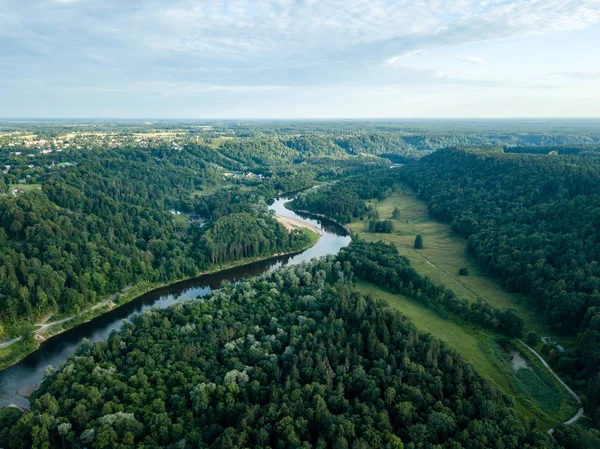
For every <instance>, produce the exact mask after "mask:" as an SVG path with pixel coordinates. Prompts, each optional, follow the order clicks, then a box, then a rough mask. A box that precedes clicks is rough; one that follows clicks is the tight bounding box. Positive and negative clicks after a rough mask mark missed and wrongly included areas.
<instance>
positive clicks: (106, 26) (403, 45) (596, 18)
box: [0, 0, 600, 113]
mask: <svg viewBox="0 0 600 449" xmlns="http://www.w3.org/2000/svg"><path fill="white" fill-rule="evenodd" d="M599 22H600V0H458V1H454V2H447V1H437V0H427V1H423V0H397V1H393V2H392V1H389V0H318V1H317V0H211V1H197V0H171V1H169V2H164V1H162V0H127V1H123V0H31V1H23V0H3V1H2V13H1V14H0V65H1V66H2V69H0V73H9V74H10V76H9V77H8V79H7V78H6V76H4V77H3V78H4V80H3V81H4V85H3V88H4V90H5V91H6V90H7V89H8V90H9V91H10V89H11V86H14V88H15V89H16V88H17V87H19V86H20V84H19V82H18V80H23V79H32V78H38V77H40V76H43V77H45V79H46V80H47V81H48V86H51V85H52V86H56V85H59V84H60V85H62V86H63V87H64V89H65V90H67V91H68V89H69V88H70V87H72V86H81V85H82V83H81V80H85V83H84V84H83V85H84V86H85V87H84V88H85V89H88V91H87V92H89V93H90V94H91V93H93V92H94V89H96V90H95V91H96V92H98V91H101V90H102V89H123V90H128V91H129V92H139V93H140V94H142V93H144V92H153V91H158V92H161V93H162V95H167V94H171V95H174V96H178V97H179V96H180V94H179V93H180V92H186V91H187V92H193V93H195V94H201V93H211V92H220V93H226V92H229V93H231V94H232V95H233V94H242V93H247V92H258V91H259V90H260V89H263V90H272V91H273V92H277V91H281V90H289V89H290V88H293V87H294V86H296V87H316V86H369V87H373V86H380V85H382V86H384V85H388V84H389V85H392V86H395V85H406V84H413V85H429V84H436V85H438V84H446V85H456V84H459V83H465V84H466V83H471V84H472V85H479V86H484V85H488V86H495V87H497V88H501V87H514V86H517V85H518V86H521V85H527V83H528V82H527V81H526V80H523V79H512V78H510V77H504V78H501V77H500V76H496V75H495V74H494V73H493V72H492V70H493V66H494V61H495V60H496V59H495V58H494V57H493V56H490V55H488V54H487V53H485V52H480V51H479V50H480V49H479V48H468V47H469V46H475V45H479V46H481V45H485V44H486V43H490V42H496V41H501V40H511V39H524V38H527V37H528V36H533V35H544V34H552V33H556V32H567V31H572V30H581V29H586V28H589V27H591V26H592V25H594V24H598V23H599ZM461 49H462V50H461ZM471 51H472V52H473V53H471V54H476V55H479V54H480V55H482V56H485V57H486V59H484V58H482V57H479V56H470V55H469V54H470V52H471ZM444 54H446V55H447V58H446V60H444V61H441V59H442V56H443V55H444ZM465 54H466V55H465ZM463 55H465V56H463ZM436 58H437V59H440V61H438V60H437V59H436ZM488 59H489V61H490V62H489V63H488V62H487V60H488ZM465 63H468V64H470V65H471V66H472V67H470V68H469V69H468V70H467V68H466V66H465ZM461 69H462V71H461ZM486 70H488V71H489V72H490V73H485V71H486ZM551 70H553V69H549V70H546V72H545V73H549V72H550V71H551ZM7 71H8V72H7ZM468 71H471V72H477V74H473V73H467V72H468ZM514 73H515V74H516V73H517V71H514ZM514 76H516V75H514ZM520 76H521V75H520ZM563 77H564V78H565V79H568V78H570V79H577V78H579V79H584V78H587V79H596V75H595V74H594V73H592V72H589V73H588V72H585V71H584V70H583V69H582V68H579V67H574V68H573V72H572V73H571V74H570V75H567V74H563ZM144 83H146V84H144ZM161 83H162V84H161ZM39 88H40V89H41V87H39ZM53 88H54V87H53ZM19 89H20V87H19ZM48 89H49V88H48ZM144 89H146V90H144ZM240 96H241V95H240ZM37 97H40V98H45V97H47V95H46V96H44V95H42V94H40V93H38V95H37ZM40 101H41V100H40ZM1 112H2V111H0V113H1Z"/></svg>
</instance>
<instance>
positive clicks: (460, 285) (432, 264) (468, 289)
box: [408, 248, 479, 298]
mask: <svg viewBox="0 0 600 449" xmlns="http://www.w3.org/2000/svg"><path fill="white" fill-rule="evenodd" d="M408 249H409V250H410V251H412V252H413V253H415V254H416V255H417V256H419V257H420V258H421V259H423V260H424V261H425V263H427V264H428V265H431V266H432V267H433V268H435V269H436V270H438V271H439V272H441V273H442V274H444V275H446V276H448V277H449V278H450V279H451V280H452V282H454V283H455V284H456V285H458V286H459V287H460V288H462V289H464V290H466V291H467V292H469V293H470V294H472V295H473V296H475V298H479V295H478V294H477V293H475V292H474V291H473V290H471V289H470V288H468V287H467V286H465V285H463V284H462V283H461V282H460V281H459V280H458V279H456V278H455V277H454V276H452V275H451V274H450V273H448V272H447V271H446V270H444V269H443V268H440V267H438V266H437V265H436V264H434V263H433V262H431V261H430V260H429V259H428V258H427V257H425V256H424V255H423V254H421V253H419V252H417V251H415V250H414V249H412V248H408Z"/></svg>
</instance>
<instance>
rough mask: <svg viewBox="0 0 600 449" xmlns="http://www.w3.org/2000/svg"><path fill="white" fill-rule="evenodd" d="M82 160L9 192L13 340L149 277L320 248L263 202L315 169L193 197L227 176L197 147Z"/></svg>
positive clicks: (4, 236) (6, 304)
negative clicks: (34, 186) (179, 216)
mask: <svg viewBox="0 0 600 449" xmlns="http://www.w3.org/2000/svg"><path fill="white" fill-rule="evenodd" d="M76 161H77V163H76V164H74V165H72V166H68V167H65V168H62V169H60V170H56V171H55V172H51V173H50V174H49V175H48V176H45V177H44V178H45V179H44V180H43V184H42V186H41V190H39V191H31V192H29V193H27V194H24V195H0V248H1V249H0V292H2V295H1V296H0V310H1V313H2V318H1V322H2V324H3V325H4V330H5V331H6V332H8V333H14V334H16V335H19V333H20V330H21V327H22V326H21V323H22V322H23V320H34V319H38V318H40V317H42V316H44V315H46V314H48V313H51V312H54V311H56V310H58V311H60V312H61V313H65V314H66V313H76V312H78V311H80V310H82V309H83V308H85V307H86V306H88V305H90V304H94V303H96V302H98V301H99V300H100V299H101V298H102V297H104V296H107V295H109V294H111V293H115V292H117V291H119V290H121V289H122V288H124V287H125V286H127V285H130V284H134V283H136V282H139V281H149V282H169V281H174V280H177V279H181V278H185V277H190V276H194V275H197V274H198V273H199V272H201V271H204V270H207V269H209V268H211V267H214V266H218V265H220V264H223V263H230V262H234V261H238V260H241V259H244V258H254V257H260V256H267V255H270V254H274V253H282V252H289V251H295V250H299V249H301V248H304V247H306V245H308V244H309V242H310V236H308V235H307V234H306V233H304V232H294V233H291V234H289V233H288V232H287V231H286V230H285V229H284V228H283V226H282V225H280V224H279V223H278V222H276V221H275V220H274V219H272V217H271V216H270V214H269V213H268V211H267V205H266V203H265V202H264V199H265V198H269V197H271V196H274V195H275V194H276V191H277V190H286V189H288V188H292V189H296V188H302V187H304V186H305V185H306V183H309V182H313V181H314V176H315V175H314V173H313V174H312V175H309V174H308V173H306V171H302V170H298V171H296V170H294V169H293V168H290V169H288V170H287V171H286V172H285V173H283V176H284V178H285V179H283V178H280V177H279V176H278V175H276V174H272V176H271V177H270V179H269V180H268V181H266V182H264V183H260V184H259V185H256V186H254V187H252V188H250V189H249V190H248V187H246V189H245V190H242V188H241V187H244V186H243V185H241V186H240V187H238V186H236V185H234V186H233V188H231V189H223V190H216V191H215V192H214V193H209V194H206V195H204V194H201V195H192V192H201V193H202V192H203V191H204V190H205V189H208V188H210V187H212V186H214V185H218V183H219V182H221V181H222V178H223V175H222V169H219V167H218V166H214V165H213V163H212V162H209V161H207V158H206V157H204V156H202V157H200V155H199V153H198V152H197V151H196V150H195V149H194V148H190V149H189V150H186V151H182V152H179V151H168V150H165V149H160V148H159V149H153V150H150V151H136V150H133V149H124V150H112V151H104V152H97V153H94V154H89V153H88V154H86V153H82V154H81V156H80V157H79V158H78V159H76ZM349 169H350V170H352V167H351V166H349ZM341 171H342V172H343V171H344V170H343V169H342V170H341ZM209 191H210V190H209ZM169 210H177V211H181V212H183V213H188V214H194V213H195V214H199V215H200V216H201V217H202V218H203V219H205V220H206V225H205V226H200V225H199V224H198V223H190V224H186V223H185V222H181V221H178V220H176V217H174V216H173V215H172V213H169Z"/></svg>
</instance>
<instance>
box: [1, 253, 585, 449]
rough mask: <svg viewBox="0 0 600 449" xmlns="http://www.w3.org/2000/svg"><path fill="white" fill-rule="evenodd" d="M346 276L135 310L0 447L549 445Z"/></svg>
mask: <svg viewBox="0 0 600 449" xmlns="http://www.w3.org/2000/svg"><path fill="white" fill-rule="evenodd" d="M363 249H364V248H363ZM381 249H382V248H379V247H374V249H373V251H374V252H378V251H380V250H381ZM352 277H353V273H352V266H351V263H350V261H348V260H336V259H335V258H329V259H326V260H325V259H322V260H317V261H313V262H311V263H308V264H304V265H301V266H296V267H287V268H282V269H279V270H277V271H275V272H273V273H269V274H266V275H263V276H260V277H257V278H254V279H252V280H248V281H243V282H241V283H240V284H238V285H235V286H229V287H225V288H223V289H221V290H219V291H216V292H215V293H214V294H213V295H212V296H210V297H208V298H203V299H198V300H195V301H191V302H187V303H184V304H179V305H177V306H174V307H170V308H168V309H164V310H153V311H151V310H149V311H146V312H144V313H143V314H141V315H139V316H138V317H137V318H135V319H133V320H132V321H131V322H130V323H126V324H125V325H124V326H123V328H122V329H121V330H119V331H118V332H113V333H112V334H111V336H110V337H109V338H108V340H106V341H101V342H98V343H95V344H93V345H92V344H88V343H84V344H83V345H82V346H81V347H80V349H79V351H78V353H77V354H75V355H74V356H72V357H70V358H69V360H68V361H67V362H66V363H65V364H64V365H63V366H62V367H61V368H60V369H58V370H56V371H53V370H48V372H47V377H46V380H45V381H44V383H43V384H42V386H41V387H40V388H39V389H38V390H37V391H36V392H35V393H34V394H33V396H32V398H31V403H32V411H31V412H30V413H27V414H25V415H23V416H22V417H19V416H18V415H17V414H10V413H5V414H3V415H2V416H1V417H0V418H1V419H3V422H4V423H5V427H4V430H2V431H0V438H1V441H0V443H1V444H2V445H4V446H5V447H8V448H15V449H16V448H36V449H37V448H44V447H66V446H67V445H68V446H70V447H84V446H85V447H89V448H98V449H99V448H130V447H136V448H155V447H171V448H187V447H215V448H237V447H253V448H261V447H279V448H288V447H289V448H298V447H306V448H309V447H317V448H335V449H338V448H339V449H342V448H357V449H358V448H361V449H362V448H365V449H366V448H371V447H372V448H395V449H401V448H403V447H404V448H406V449H417V448H447V449H460V448H469V449H480V448H481V449H484V448H490V449H497V448H504V449H543V448H545V449H549V448H558V447H559V446H558V445H557V444H556V442H555V440H554V439H553V438H552V437H551V436H549V435H548V434H546V433H542V432H540V431H538V430H536V429H535V428H534V427H531V426H529V425H528V424H526V423H525V422H524V421H523V419H522V418H521V417H520V416H519V415H518V414H517V413H516V412H515V411H514V409H513V408H512V407H511V401H510V399H509V398H508V397H506V396H504V395H502V394H501V393H499V392H498V391H497V390H495V389H494V388H492V387H491V386H490V384H489V383H488V382H487V381H486V380H484V379H482V378H481V377H479V376H478V375H477V373H476V372H475V371H474V370H473V368H472V367H471V366H470V365H468V364H465V363H464V362H463V361H462V359H461V357H460V355H459V354H458V353H456V352H455V351H453V350H451V349H450V348H448V347H447V346H446V345H445V344H443V343H441V342H440V341H438V340H435V339H433V338H432V337H431V336H429V335H427V334H423V333H420V332H418V331H417V330H416V329H415V328H414V327H413V326H412V325H411V324H410V323H409V322H408V321H407V319H406V318H405V317H404V316H403V315H401V314H400V313H398V312H396V311H393V310H392V309H391V308H389V307H386V306H385V305H384V304H383V303H381V302H377V301H375V300H373V299H371V298H367V297H363V296H361V295H359V294H357V293H355V292H353V291H352ZM403 280H405V279H403ZM423 294H425V293H423ZM566 433H567V436H566V437H565V438H570V439H571V440H573V441H577V437H578V436H577V435H571V434H570V433H569V432H568V431H567V432H566Z"/></svg>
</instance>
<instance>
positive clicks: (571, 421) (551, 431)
mask: <svg viewBox="0 0 600 449" xmlns="http://www.w3.org/2000/svg"><path fill="white" fill-rule="evenodd" d="M518 340H519V343H521V344H522V345H523V346H525V347H526V348H527V349H529V350H530V351H531V353H532V354H533V355H535V356H536V357H537V358H538V359H539V360H540V362H542V365H544V366H545V367H546V369H547V370H548V371H550V373H551V374H552V375H553V376H554V377H555V378H556V380H558V382H559V383H560V384H561V385H562V386H563V387H565V389H566V390H567V391H568V392H569V394H570V395H571V396H573V397H574V398H575V400H576V401H577V403H578V404H581V399H580V398H579V396H578V395H577V393H575V392H574V391H573V390H571V388H570V387H569V386H568V385H567V384H566V383H564V382H563V380H562V379H561V378H560V377H558V374H556V373H555V372H554V370H553V369H552V368H550V365H548V363H546V361H545V360H544V358H543V357H542V356H541V355H539V354H538V352H537V351H536V350H535V349H533V348H532V347H531V346H529V345H528V344H527V343H525V342H524V341H523V340H521V339H518ZM583 416H584V415H583V407H581V408H580V409H579V410H577V413H575V415H574V416H573V417H572V418H571V419H569V420H567V421H565V422H564V423H563V424H567V425H568V424H573V423H574V422H575V421H577V420H578V419H579V418H581V417H583ZM553 432H554V429H550V430H549V431H548V433H549V434H552V433H553Z"/></svg>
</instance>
